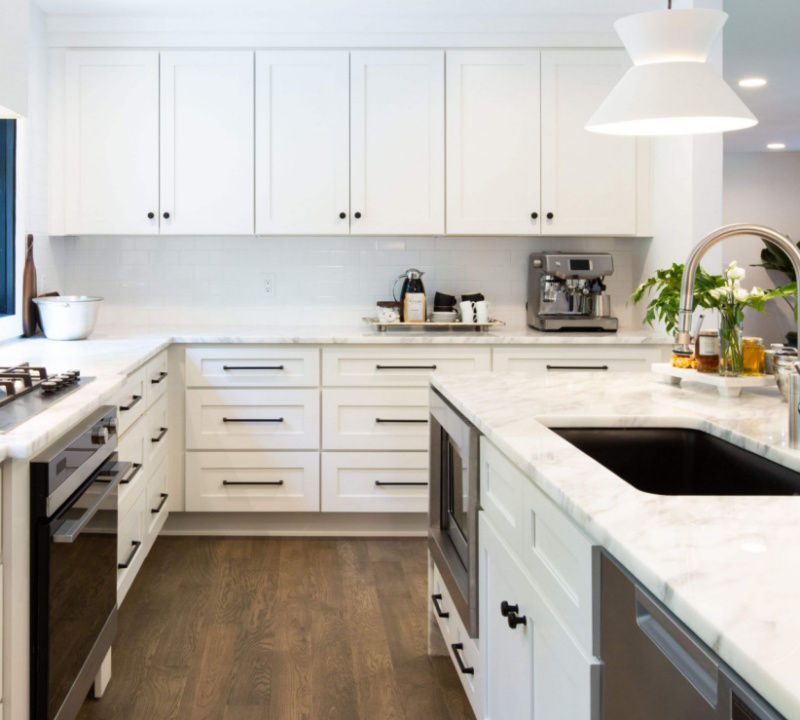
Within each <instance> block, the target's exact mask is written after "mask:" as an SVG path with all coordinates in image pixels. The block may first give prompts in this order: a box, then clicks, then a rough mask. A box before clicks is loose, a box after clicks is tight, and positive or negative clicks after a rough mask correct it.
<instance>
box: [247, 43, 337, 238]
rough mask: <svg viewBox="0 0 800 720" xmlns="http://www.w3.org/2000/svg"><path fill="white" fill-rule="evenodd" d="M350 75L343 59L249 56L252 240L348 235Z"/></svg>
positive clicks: (304, 53) (303, 54) (283, 53)
mask: <svg viewBox="0 0 800 720" xmlns="http://www.w3.org/2000/svg"><path fill="white" fill-rule="evenodd" d="M349 73H350V66H349V55H348V53H347V52H343V51H330V52H317V51H312V50H298V51H290V50H275V51H266V52H257V53H256V232H257V233H259V234H273V235H275V234H320V235H322V234H331V235H333V234H339V235H340V234H347V233H348V232H349V231H350V219H349V212H350V137H349V133H350V74H349ZM342 214H344V217H340V215H342Z"/></svg>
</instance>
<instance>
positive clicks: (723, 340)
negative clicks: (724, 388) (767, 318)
mask: <svg viewBox="0 0 800 720" xmlns="http://www.w3.org/2000/svg"><path fill="white" fill-rule="evenodd" d="M739 317H740V316H739V313H738V312H737V311H736V310H735V309H733V308H732V309H731V310H726V311H720V318H719V374H720V375H723V376H725V377H740V376H741V374H742V369H743V362H742V332H743V328H742V321H741V320H740V319H739Z"/></svg>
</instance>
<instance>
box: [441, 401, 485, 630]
mask: <svg viewBox="0 0 800 720" xmlns="http://www.w3.org/2000/svg"><path fill="white" fill-rule="evenodd" d="M429 407H430V424H429V426H430V507H429V512H428V547H429V548H430V552H431V555H432V556H433V561H434V562H435V563H436V567H437V568H438V569H439V572H440V574H441V576H442V579H443V580H444V583H445V585H446V586H447V589H448V591H449V592H450V596H451V598H452V600H453V604H454V605H455V607H456V610H457V611H458V614H459V616H460V617H461V620H462V622H463V623H464V626H465V627H466V628H467V631H468V632H469V634H470V637H473V638H476V637H478V510H479V502H480V497H479V487H478V476H479V473H478V440H479V433H478V431H477V429H476V428H475V427H474V426H473V425H472V424H471V423H470V422H469V421H467V420H466V419H465V418H464V417H463V415H461V414H460V413H459V412H458V411H457V410H456V409H455V408H453V407H452V406H451V405H450V404H449V403H448V402H447V401H446V400H445V399H444V398H443V397H442V396H441V395H439V393H438V392H436V390H433V389H432V390H431V391H430V403H429Z"/></svg>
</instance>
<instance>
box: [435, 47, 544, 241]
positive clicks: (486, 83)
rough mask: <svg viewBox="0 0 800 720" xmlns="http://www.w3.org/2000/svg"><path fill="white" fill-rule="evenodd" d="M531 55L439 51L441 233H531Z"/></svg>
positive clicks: (534, 76)
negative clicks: (443, 117)
mask: <svg viewBox="0 0 800 720" xmlns="http://www.w3.org/2000/svg"><path fill="white" fill-rule="evenodd" d="M539 59H540V53H539V52H536V51H532V50H519V51H517V50H475V51H459V52H448V53H447V232H448V233H451V234H472V235H475V234H505V235H535V234H538V233H539V231H540V228H541V211H540V207H539V200H540V179H539V163H540V159H539V150H540V146H539V142H540V128H539V102H540V101H539ZM533 215H536V217H533Z"/></svg>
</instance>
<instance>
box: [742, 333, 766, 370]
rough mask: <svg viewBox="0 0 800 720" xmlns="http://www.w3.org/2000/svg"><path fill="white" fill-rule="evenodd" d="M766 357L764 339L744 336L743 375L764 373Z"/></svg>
mask: <svg viewBox="0 0 800 720" xmlns="http://www.w3.org/2000/svg"><path fill="white" fill-rule="evenodd" d="M764 359H765V350H764V341H763V340H762V339H761V338H759V337H746V338H742V375H744V376H746V377H760V376H761V375H763V374H764Z"/></svg>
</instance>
